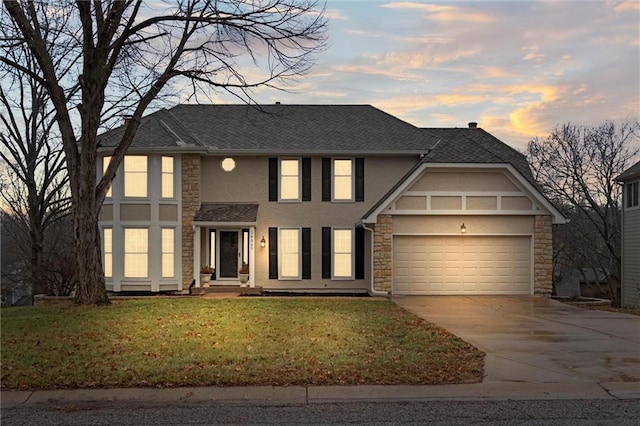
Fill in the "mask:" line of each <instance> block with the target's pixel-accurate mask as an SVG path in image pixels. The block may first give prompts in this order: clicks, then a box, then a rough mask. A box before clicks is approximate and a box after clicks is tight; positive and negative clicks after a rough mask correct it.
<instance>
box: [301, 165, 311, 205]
mask: <svg viewBox="0 0 640 426" xmlns="http://www.w3.org/2000/svg"><path fill="white" fill-rule="evenodd" d="M302 201H311V158H309V157H304V158H303V159H302Z"/></svg>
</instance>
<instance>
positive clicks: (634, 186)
mask: <svg viewBox="0 0 640 426" xmlns="http://www.w3.org/2000/svg"><path fill="white" fill-rule="evenodd" d="M639 186H640V183H639V182H631V183H628V184H627V208H629V207H637V206H638V203H639V200H638V199H639V198H640V197H639V195H640V194H639V192H640V188H639Z"/></svg>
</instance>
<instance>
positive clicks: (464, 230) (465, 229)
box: [460, 223, 467, 234]
mask: <svg viewBox="0 0 640 426" xmlns="http://www.w3.org/2000/svg"><path fill="white" fill-rule="evenodd" d="M460 232H462V233H463V234H464V233H466V232H467V227H466V226H464V223H463V224H462V225H460Z"/></svg>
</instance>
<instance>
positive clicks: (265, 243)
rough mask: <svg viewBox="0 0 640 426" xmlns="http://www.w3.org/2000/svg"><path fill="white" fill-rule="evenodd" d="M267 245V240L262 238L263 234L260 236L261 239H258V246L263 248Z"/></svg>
mask: <svg viewBox="0 0 640 426" xmlns="http://www.w3.org/2000/svg"><path fill="white" fill-rule="evenodd" d="M266 246H267V240H265V239H264V235H263V236H262V239H261V240H260V247H262V248H265V247H266Z"/></svg>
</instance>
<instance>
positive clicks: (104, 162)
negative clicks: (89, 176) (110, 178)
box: [102, 156, 113, 198]
mask: <svg viewBox="0 0 640 426" xmlns="http://www.w3.org/2000/svg"><path fill="white" fill-rule="evenodd" d="M109 163H111V157H110V156H109V157H103V158H102V175H103V176H104V173H105V172H106V171H107V167H109ZM112 196H113V191H112V190H111V185H109V189H107V195H106V197H107V198H111V197H112Z"/></svg>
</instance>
